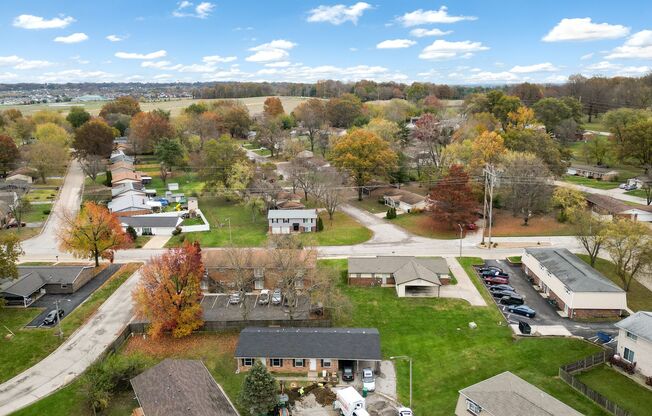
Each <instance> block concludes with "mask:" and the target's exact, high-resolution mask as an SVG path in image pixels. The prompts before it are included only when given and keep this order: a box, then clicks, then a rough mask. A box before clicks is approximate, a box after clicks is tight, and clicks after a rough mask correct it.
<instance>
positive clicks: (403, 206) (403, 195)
mask: <svg viewBox="0 0 652 416" xmlns="http://www.w3.org/2000/svg"><path fill="white" fill-rule="evenodd" d="M369 195H370V196H371V197H373V198H378V200H380V199H381V198H382V200H383V202H384V204H385V205H387V206H388V207H392V208H396V210H397V211H400V212H412V211H414V210H423V209H425V208H426V197H425V196H423V195H419V194H415V193H414V192H410V191H406V190H404V189H397V188H394V187H392V186H389V187H382V188H377V189H374V190H373V191H371V192H370V193H369Z"/></svg>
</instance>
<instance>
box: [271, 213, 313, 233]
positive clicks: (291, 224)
mask: <svg viewBox="0 0 652 416" xmlns="http://www.w3.org/2000/svg"><path fill="white" fill-rule="evenodd" d="M267 221H268V225H269V232H270V233H271V234H290V233H311V232H315V231H317V210H316V209H271V210H269V211H268V213H267Z"/></svg>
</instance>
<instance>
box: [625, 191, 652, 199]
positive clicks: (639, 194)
mask: <svg viewBox="0 0 652 416" xmlns="http://www.w3.org/2000/svg"><path fill="white" fill-rule="evenodd" d="M625 195H632V196H637V197H639V198H643V199H645V198H647V195H646V194H645V191H644V190H642V189H635V190H633V191H627V192H625Z"/></svg>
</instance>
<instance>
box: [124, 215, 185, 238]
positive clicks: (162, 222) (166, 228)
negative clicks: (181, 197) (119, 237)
mask: <svg viewBox="0 0 652 416" xmlns="http://www.w3.org/2000/svg"><path fill="white" fill-rule="evenodd" d="M182 221H183V220H182V219H181V218H180V217H177V216H172V215H134V216H131V217H122V218H120V223H121V224H122V227H123V228H124V229H125V230H126V229H127V227H129V226H131V227H133V228H134V229H135V230H136V233H137V234H138V235H172V232H173V231H174V230H175V229H176V228H177V226H178V225H179V224H181V222H182Z"/></svg>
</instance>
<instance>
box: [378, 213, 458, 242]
mask: <svg viewBox="0 0 652 416" xmlns="http://www.w3.org/2000/svg"><path fill="white" fill-rule="evenodd" d="M388 221H390V222H391V223H393V224H396V225H398V226H399V227H403V228H405V229H406V230H407V231H409V232H411V233H412V234H415V235H418V236H421V237H428V238H436V239H440V240H454V239H456V238H460V231H459V230H453V229H451V228H450V227H449V226H448V225H446V224H441V223H438V222H436V221H434V220H433V219H432V217H430V216H429V215H428V214H426V213H423V212H419V213H410V214H401V215H399V216H397V217H396V218H394V219H393V220H388Z"/></svg>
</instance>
